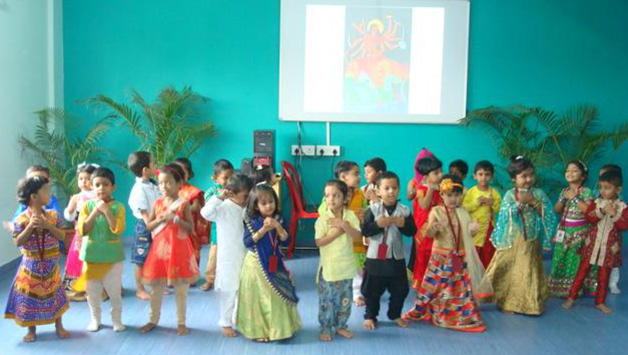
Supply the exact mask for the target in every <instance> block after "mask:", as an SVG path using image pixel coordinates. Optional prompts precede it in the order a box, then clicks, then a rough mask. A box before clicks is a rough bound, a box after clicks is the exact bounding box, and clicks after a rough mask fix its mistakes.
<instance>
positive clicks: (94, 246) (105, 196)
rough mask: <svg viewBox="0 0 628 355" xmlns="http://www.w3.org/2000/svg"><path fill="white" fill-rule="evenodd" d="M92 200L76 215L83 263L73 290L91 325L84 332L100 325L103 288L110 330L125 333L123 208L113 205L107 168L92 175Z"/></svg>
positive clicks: (110, 176) (119, 204)
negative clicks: (82, 299)
mask: <svg viewBox="0 0 628 355" xmlns="http://www.w3.org/2000/svg"><path fill="white" fill-rule="evenodd" d="M92 186H93V188H94V191H95V192H96V199H94V200H91V201H89V202H87V203H86V204H85V205H84V206H83V209H82V210H81V212H80V214H79V219H78V225H77V231H78V234H79V235H80V236H82V237H83V243H82V246H81V253H80V256H79V258H80V259H81V260H82V261H83V262H84V266H83V274H82V275H81V278H80V279H79V281H78V282H77V286H76V287H77V288H81V289H83V288H84V289H85V291H87V303H88V304H89V310H90V313H91V317H92V319H91V322H90V324H89V326H88V327H87V330H89V331H91V332H95V331H98V330H99V329H100V325H101V308H100V303H101V300H102V299H101V295H102V290H103V288H104V289H105V291H106V292H107V294H108V295H109V299H110V301H111V321H112V323H113V330H114V331H116V332H121V331H123V330H125V329H126V327H125V326H124V325H123V324H122V295H121V292H122V262H123V261H124V250H123V248H122V238H121V235H122V232H123V231H124V221H125V219H124V218H125V216H124V205H123V204H122V203H120V202H118V201H115V200H114V199H113V197H112V196H111V194H112V193H113V191H114V190H115V177H114V175H113V172H112V171H111V170H109V169H107V168H98V169H96V170H95V171H94V173H93V174H92Z"/></svg>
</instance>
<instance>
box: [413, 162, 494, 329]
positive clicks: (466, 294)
mask: <svg viewBox="0 0 628 355" xmlns="http://www.w3.org/2000/svg"><path fill="white" fill-rule="evenodd" d="M463 189H464V188H463V184H462V180H461V179H460V178H459V177H458V176H457V175H453V174H449V175H445V176H444V177H443V179H442V180H441V182H440V185H439V191H440V194H441V197H442V198H443V204H442V205H440V206H435V207H434V208H432V210H431V211H430V214H429V218H428V223H427V231H428V233H430V235H432V236H434V243H433V245H432V255H431V256H430V261H429V264H428V268H427V272H426V274H425V277H424V278H423V283H422V284H421V287H420V288H419V292H418V294H417V299H416V302H415V305H414V307H413V309H412V310H410V311H409V312H407V313H406V314H404V316H403V318H404V319H406V320H431V322H432V323H433V324H434V325H436V326H439V327H443V328H449V329H453V330H460V331H465V332H483V331H484V330H486V327H485V326H484V323H483V322H482V317H481V316H480V311H479V306H478V304H477V303H476V298H482V297H490V296H491V289H490V285H488V286H485V287H481V286H482V285H481V281H482V278H483V276H484V267H483V266H482V263H481V261H480V258H479V257H478V255H477V252H476V250H475V248H474V246H475V244H474V243H473V239H471V235H470V231H469V227H470V224H471V217H470V216H469V213H468V212H467V211H466V210H465V209H464V208H461V207H459V206H460V202H461V201H462V191H463ZM472 286H473V288H472ZM474 293H475V296H476V297H474Z"/></svg>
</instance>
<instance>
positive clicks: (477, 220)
mask: <svg viewBox="0 0 628 355" xmlns="http://www.w3.org/2000/svg"><path fill="white" fill-rule="evenodd" d="M493 176H495V168H494V166H493V164H492V163H491V162H490V161H488V160H482V161H479V162H478V163H477V164H475V168H474V169H473V178H474V179H475V181H477V183H478V184H477V185H476V186H474V187H472V188H470V189H469V190H468V191H467V192H466V193H465V194H464V197H463V201H462V206H463V207H464V208H465V209H466V210H467V211H468V212H469V214H470V215H471V220H472V221H473V222H472V223H471V229H472V234H473V241H474V244H475V248H476V249H477V252H478V255H479V256H480V260H482V265H484V267H488V264H490V262H491V259H492V258H493V254H495V247H494V246H493V243H491V239H490V237H491V233H492V232H493V228H494V226H495V218H496V216H497V213H499V206H500V204H501V199H502V197H501V195H500V194H499V192H498V191H497V190H496V189H494V188H493V187H491V185H490V184H491V180H492V179H493Z"/></svg>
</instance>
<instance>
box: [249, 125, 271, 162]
mask: <svg viewBox="0 0 628 355" xmlns="http://www.w3.org/2000/svg"><path fill="white" fill-rule="evenodd" d="M253 157H254V158H253V160H254V164H256V165H258V164H261V165H268V166H270V167H271V168H273V170H275V130H257V131H254V132H253Z"/></svg>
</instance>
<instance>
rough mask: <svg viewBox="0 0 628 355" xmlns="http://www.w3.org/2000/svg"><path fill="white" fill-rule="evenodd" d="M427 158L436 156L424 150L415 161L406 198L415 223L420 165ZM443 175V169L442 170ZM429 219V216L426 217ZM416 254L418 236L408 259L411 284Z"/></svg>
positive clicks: (413, 242)
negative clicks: (420, 161) (410, 204)
mask: <svg viewBox="0 0 628 355" xmlns="http://www.w3.org/2000/svg"><path fill="white" fill-rule="evenodd" d="M427 157H432V158H433V157H434V154H433V153H432V152H430V151H429V150H428V149H427V148H422V149H421V150H420V151H419V153H418V154H417V156H416V158H415V159H414V165H412V170H414V176H413V177H412V178H411V179H410V181H408V185H407V192H406V198H407V199H408V201H410V202H411V203H412V216H413V218H414V223H415V224H416V222H417V217H418V216H417V213H418V210H419V208H418V201H417V199H416V193H417V188H418V187H419V186H421V185H423V175H422V174H421V173H420V172H419V169H418V166H417V165H418V163H419V160H421V159H423V158H427ZM441 173H442V168H441ZM425 218H427V215H426V217H425ZM416 252H417V242H416V236H415V238H412V247H411V248H410V257H409V258H408V279H409V280H410V282H412V281H413V278H414V264H415V263H416Z"/></svg>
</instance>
